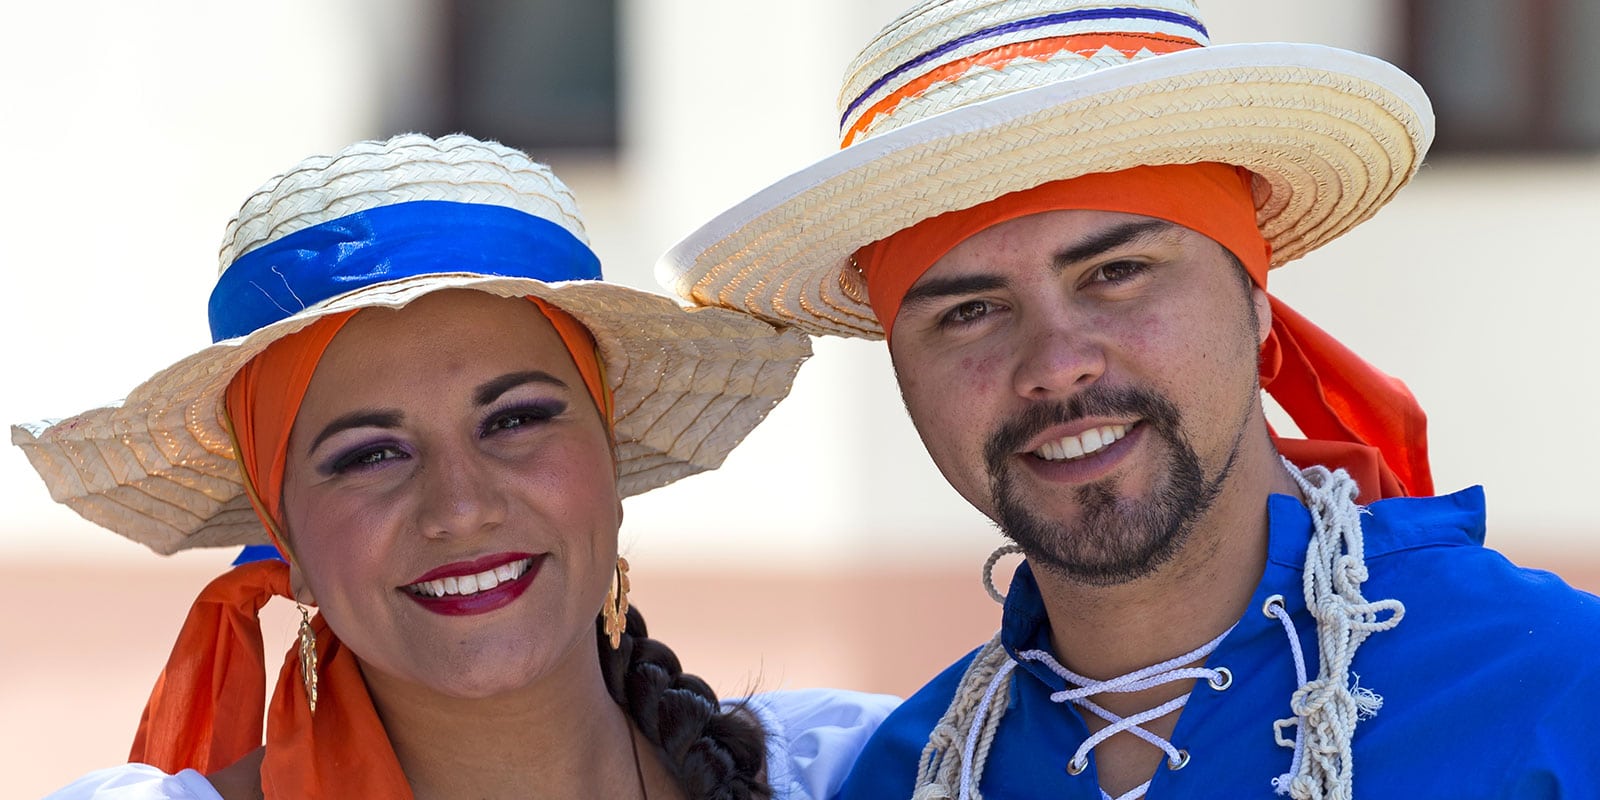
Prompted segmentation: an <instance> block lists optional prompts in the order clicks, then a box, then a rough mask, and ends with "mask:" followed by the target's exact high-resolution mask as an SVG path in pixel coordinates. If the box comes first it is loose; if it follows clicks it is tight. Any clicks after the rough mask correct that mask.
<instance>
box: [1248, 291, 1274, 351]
mask: <svg viewBox="0 0 1600 800" xmlns="http://www.w3.org/2000/svg"><path fill="white" fill-rule="evenodd" d="M1250 304H1251V305H1252V306H1253V307H1254V308H1255V310H1256V345H1257V346H1260V345H1264V344H1266V343H1267V335H1268V334H1270V333H1272V303H1271V301H1269V300H1268V299H1267V290H1266V289H1263V288H1261V287H1259V286H1252V287H1250Z"/></svg>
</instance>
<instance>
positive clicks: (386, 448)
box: [331, 445, 409, 473]
mask: <svg viewBox="0 0 1600 800" xmlns="http://www.w3.org/2000/svg"><path fill="white" fill-rule="evenodd" d="M408 457H409V455H408V454H407V453H406V451H404V450H401V449H400V448H398V447H395V446H394V445H380V446H377V447H363V448H361V449H359V450H355V451H352V452H350V453H349V454H346V455H343V456H340V457H339V458H338V459H335V460H334V462H333V466H332V469H331V471H332V472H335V473H345V472H358V471H360V470H364V469H371V468H372V467H376V466H378V465H379V464H382V463H383V462H385V461H393V460H395V459H400V458H408Z"/></svg>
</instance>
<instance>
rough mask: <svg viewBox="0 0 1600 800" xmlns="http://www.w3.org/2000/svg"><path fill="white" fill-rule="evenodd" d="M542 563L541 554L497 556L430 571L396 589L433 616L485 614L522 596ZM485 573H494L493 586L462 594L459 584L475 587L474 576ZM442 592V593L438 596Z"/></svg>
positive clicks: (505, 554)
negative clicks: (494, 581) (468, 582)
mask: <svg viewBox="0 0 1600 800" xmlns="http://www.w3.org/2000/svg"><path fill="white" fill-rule="evenodd" d="M543 563H544V556H543V555H537V556H535V555H532V554H529V553H497V554H495V555H491V556H484V557H482V558H476V559H473V560H471V561H458V562H456V563H453V564H446V565H444V566H442V567H439V568H437V569H433V570H429V571H428V572H427V573H425V574H424V575H422V576H421V577H419V578H417V579H416V580H414V581H412V582H411V583H408V584H406V585H405V586H402V587H399V591H400V592H401V593H402V594H404V595H405V596H406V597H409V598H411V599H412V600H413V601H415V602H416V603H417V605H420V606H422V607H423V608H425V609H427V610H429V611H432V612H433V613H435V614H443V615H445V616H452V617H458V616H468V615H472V614H486V613H488V612H490V611H494V610H495V609H498V608H502V607H504V606H506V605H509V604H510V603H511V602H512V601H514V600H516V599H517V598H518V597H521V596H522V593H523V592H526V591H527V590H528V587H529V586H532V585H533V579H534V578H535V577H536V576H537V575H538V574H539V567H540V565H542V564H543ZM486 572H488V573H496V578H495V580H496V583H495V586H494V587H492V588H489V589H472V590H468V591H467V592H465V593H463V592H462V591H461V590H462V589H464V588H467V587H464V586H461V583H462V582H464V581H470V582H472V583H474V584H476V583H477V581H476V576H478V575H480V574H483V573H486ZM506 572H509V573H511V574H512V577H509V578H507V577H506V576H505V575H504V573H506ZM441 591H442V592H443V594H440V592H441Z"/></svg>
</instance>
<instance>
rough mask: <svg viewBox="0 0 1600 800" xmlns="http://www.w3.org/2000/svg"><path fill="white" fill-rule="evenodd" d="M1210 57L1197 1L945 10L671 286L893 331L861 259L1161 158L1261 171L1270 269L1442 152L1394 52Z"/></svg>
mask: <svg viewBox="0 0 1600 800" xmlns="http://www.w3.org/2000/svg"><path fill="white" fill-rule="evenodd" d="M1207 45H1208V34H1207V32H1206V29H1205V26H1204V25H1203V24H1202V23H1201V21H1200V17H1199V14H1198V11H1197V10H1196V8H1195V5H1194V3H1193V2H1191V1H1190V0H1141V2H1126V3H1115V4H1111V3H1103V2H1088V1H1087V0H1009V1H1008V0H932V1H927V2H922V3H919V4H918V5H917V6H915V7H914V8H912V9H911V10H910V11H908V12H907V13H905V14H904V15H902V16H901V17H900V18H899V19H897V20H895V21H894V22H892V23H890V24H889V26H888V27H886V28H884V29H883V30H882V31H881V32H880V33H879V34H878V36H877V37H876V38H874V39H873V40H872V41H871V42H870V43H869V44H868V45H867V47H866V49H864V50H863V51H862V52H861V54H860V55H859V56H857V57H856V60H855V61H854V62H853V63H852V64H851V65H850V68H849V69H848V71H847V74H846V78H845V82H844V88H843V90H842V91H841V93H840V96H839V105H840V111H841V119H840V134H841V140H842V149H841V150H840V151H839V152H838V153H835V154H834V155H831V156H829V157H827V158H824V159H823V160H821V161H820V162H818V163H816V164H813V165H811V166H809V167H807V168H805V169H803V170H801V171H799V172H797V173H795V174H793V175H790V176H789V177H787V178H784V179H783V180H781V181H778V182H777V183H775V184H773V185H772V186H769V187H768V188H766V189H764V190H762V191H761V192H759V193H758V194H756V195H755V196H754V197H751V198H750V199H748V200H746V201H745V202H742V203H740V204H739V205H737V206H735V207H734V208H732V209H731V210H729V211H727V212H725V213H723V214H722V215H720V216H718V217H717V218H716V219H714V220H712V221H711V222H710V223H708V224H706V225H705V226H704V227H702V228H700V229H699V230H697V231H695V232H694V233H693V234H691V235H690V236H689V237H688V238H687V239H685V240H684V241H683V242H681V243H680V244H678V245H677V246H676V247H674V248H673V249H672V250H671V251H669V252H668V253H667V254H666V255H665V256H663V258H662V260H661V262H660V263H659V264H658V265H657V277H658V278H659V279H660V280H661V282H662V284H663V285H665V286H668V287H669V288H671V289H673V290H674V291H676V292H677V293H678V294H679V295H680V296H682V297H685V298H687V299H689V300H691V301H693V302H695V303H698V304H701V305H709V306H722V307H726V308H733V309H738V310H742V311H747V312H749V313H751V314H754V315H756V316H758V317H761V318H763V319H767V320H771V321H773V322H776V323H780V324H789V325H795V326H798V327H800V328H801V329H803V330H806V331H808V332H810V333H814V334H835V335H841V336H863V337H869V338H876V337H879V336H882V334H883V331H882V328H881V326H880V325H879V324H878V320H877V318H876V316H875V315H874V314H873V311H872V308H871V307H870V306H869V305H868V304H867V288H866V285H865V284H864V282H863V281H862V278H861V275H860V274H859V272H858V271H857V270H856V269H854V268H853V267H852V265H851V263H850V257H851V254H853V253H854V252H855V251H856V250H858V249H860V248H861V247H862V246H864V245H867V244H870V243H871V242H874V241H876V240H878V239H882V238H884V237H886V236H889V235H890V234H893V233H895V232H897V231H899V230H901V229H903V228H907V227H910V226H912V225H914V224H916V223H918V222H920V221H922V220H925V219H928V218H930V217H933V216H937V215H939V214H942V213H945V212H947V211H955V210H959V209H964V208H970V207H972V206H975V205H979V204H981V203H984V202H987V201H989V200H992V199H994V198H996V197H999V196H1001V195H1004V194H1008V193H1011V192H1015V191H1020V190H1023V189H1029V188H1032V187H1035V186H1038V185H1040V184H1043V183H1047V182H1050V181H1056V180H1064V179H1067V178H1074V177H1077V176H1080V175H1086V174H1091V173H1098V172H1115V171H1118V170H1123V169H1128V168H1131V167H1135V166H1143V165H1162V164H1188V163H1197V162H1221V163H1225V164H1232V165H1236V166H1240V167H1244V168H1245V169H1248V170H1250V171H1251V172H1253V173H1254V174H1255V179H1254V190H1255V198H1256V209H1257V216H1256V218H1257V223H1258V224H1259V225H1260V227H1261V231H1262V233H1263V234H1264V235H1265V236H1266V239H1267V242H1268V243H1269V244H1270V245H1271V246H1272V263H1273V265H1274V266H1277V265H1281V264H1283V263H1285V262H1287V261H1290V260H1292V259H1295V258H1298V257H1300V256H1302V255H1305V254H1306V253H1308V252H1310V251H1312V250H1314V249H1316V248H1317V247H1320V246H1322V245H1323V244H1326V243H1327V242H1329V241H1331V240H1332V239H1334V238H1336V237H1338V236H1339V235H1341V234H1343V233H1344V232H1346V231H1348V230H1350V229H1351V228H1352V227H1354V226H1355V225H1356V224H1358V223H1360V222H1361V221H1363V220H1365V219H1367V218H1368V217H1370V216H1371V215H1372V214H1373V213H1374V212H1376V211H1377V210H1378V209H1379V208H1380V207H1382V206H1383V204H1384V203H1387V202H1388V201H1389V199H1390V198H1391V197H1393V196H1394V193H1395V191H1396V190H1398V189H1399V188H1400V187H1401V186H1403V185H1404V184H1405V183H1406V182H1407V181H1408V180H1410V179H1411V176H1412V175H1413V174H1415V173H1416V170H1417V167H1418V165H1419V164H1420V163H1421V161H1422V157H1423V154H1424V153H1425V152H1426V151H1427V148H1428V145H1429V143H1430V142H1431V141H1432V139H1433V113H1432V108H1431V106H1430V104H1429V102H1428V98H1427V96H1426V95H1425V94H1424V93H1423V91H1422V88H1421V87H1420V86H1418V85H1417V83H1416V82H1415V81H1413V80H1412V79H1411V78H1410V77H1409V76H1407V75H1406V74H1405V73H1404V72H1401V71H1400V70H1399V69H1397V68H1395V67H1394V66H1392V65H1390V64H1387V63H1385V62H1383V61H1380V60H1378V59H1376V58H1371V57H1369V56H1364V55H1361V54H1358V53H1352V52H1349V51H1345V50H1339V49H1335V48H1331V47H1323V46H1318V45H1306V44H1238V45H1219V46H1216V47H1211V46H1207Z"/></svg>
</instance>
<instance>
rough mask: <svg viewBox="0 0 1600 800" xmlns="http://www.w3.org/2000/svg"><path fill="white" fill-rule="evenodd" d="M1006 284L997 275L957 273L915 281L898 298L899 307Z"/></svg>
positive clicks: (985, 290)
mask: <svg viewBox="0 0 1600 800" xmlns="http://www.w3.org/2000/svg"><path fill="white" fill-rule="evenodd" d="M1005 285H1006V282H1005V280H1004V279H1002V278H1000V277H999V276H998V275H957V276H955V277H951V278H932V279H929V280H922V281H917V285H915V286H913V287H911V290H910V291H908V292H906V296H905V297H902V298H901V299H900V308H901V309H905V308H906V307H908V306H919V305H927V304H929V303H932V302H934V301H936V300H939V299H940V298H944V297H956V296H960V295H967V294H975V293H977V292H988V291H993V290H995V289H999V288H1002V287H1004V286H1005Z"/></svg>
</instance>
